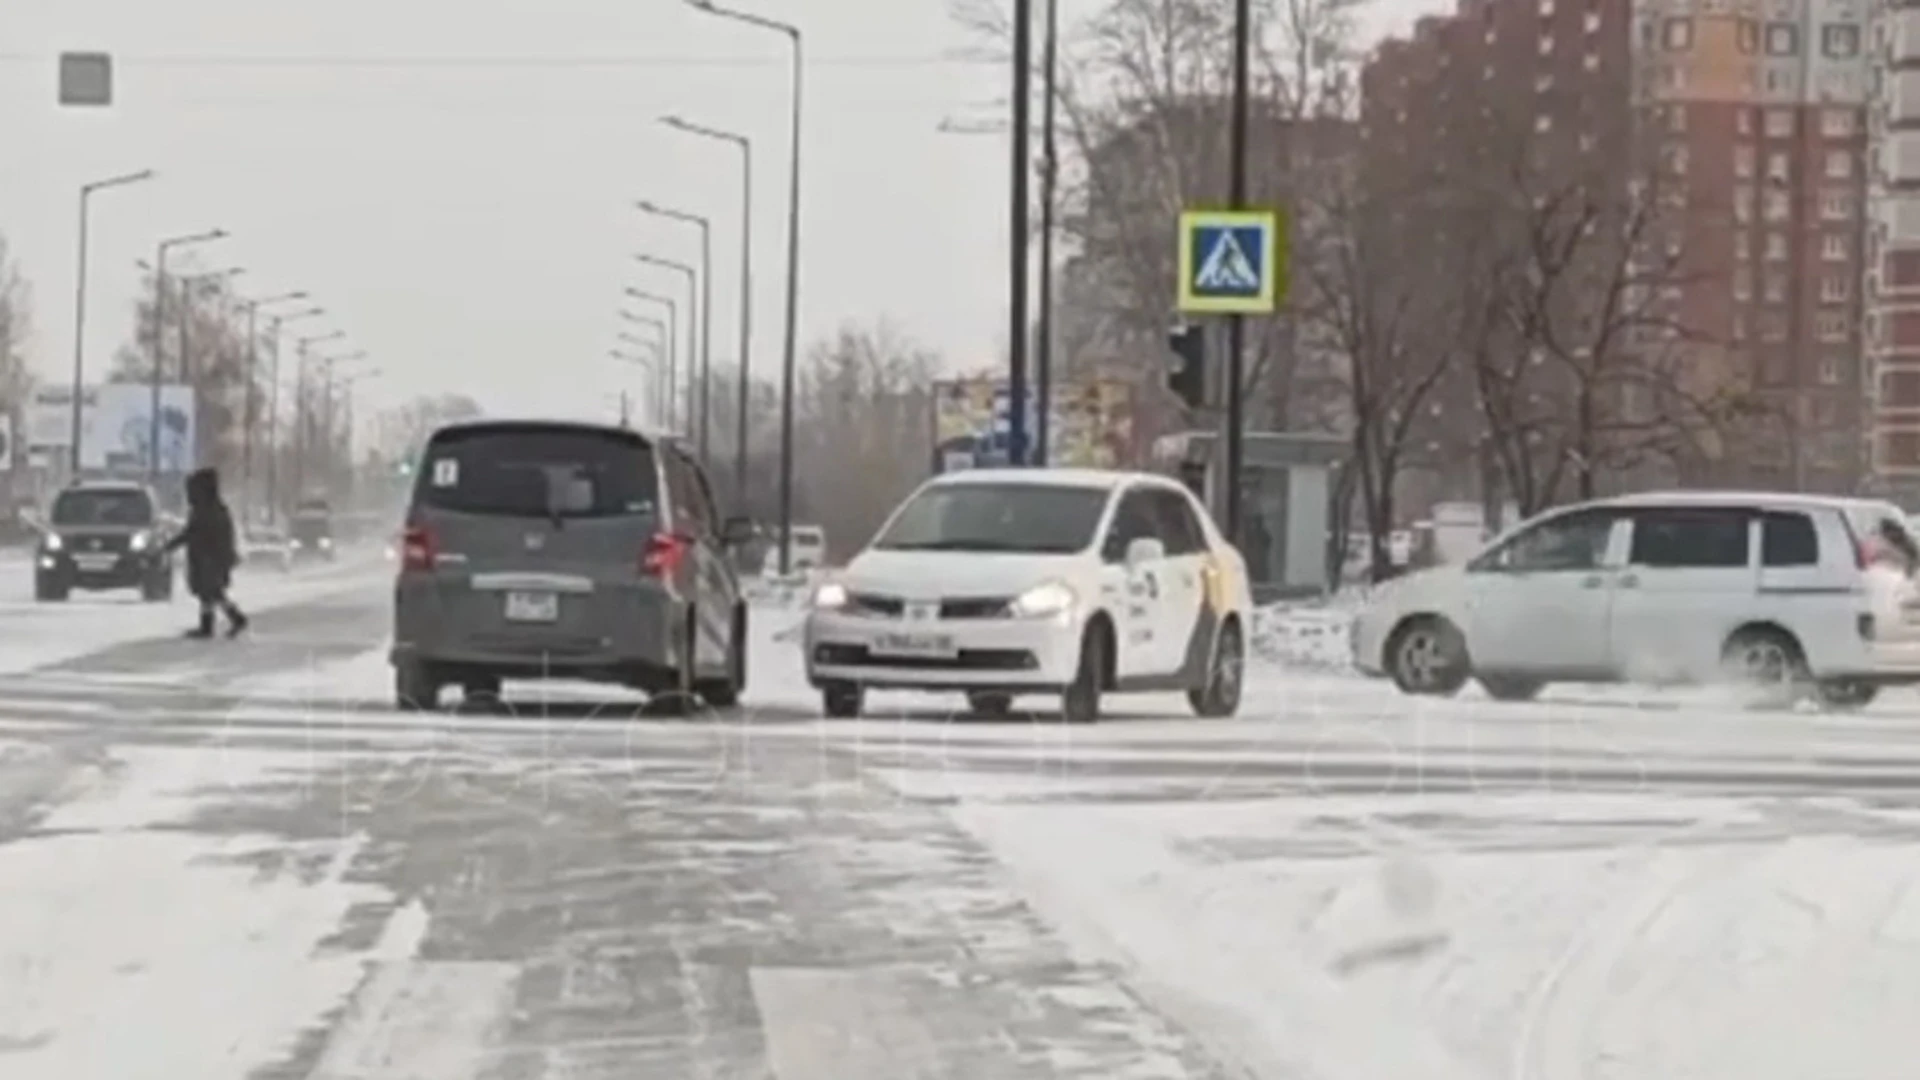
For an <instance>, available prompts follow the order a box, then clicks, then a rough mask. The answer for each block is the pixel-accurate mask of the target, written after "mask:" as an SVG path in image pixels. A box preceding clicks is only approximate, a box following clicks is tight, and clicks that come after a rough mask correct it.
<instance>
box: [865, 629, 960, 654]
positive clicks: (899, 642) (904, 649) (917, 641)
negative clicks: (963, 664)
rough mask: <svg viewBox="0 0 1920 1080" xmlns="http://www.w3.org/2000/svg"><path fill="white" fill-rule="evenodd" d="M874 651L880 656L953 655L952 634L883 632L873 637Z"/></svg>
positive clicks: (955, 649)
mask: <svg viewBox="0 0 1920 1080" xmlns="http://www.w3.org/2000/svg"><path fill="white" fill-rule="evenodd" d="M872 648H873V652H874V653H875V654H876V655H879V656H953V655H955V654H957V653H958V652H959V649H957V648H955V647H954V644H953V635H951V634H881V635H880V636H879V637H877V638H875V639H873V646H872Z"/></svg>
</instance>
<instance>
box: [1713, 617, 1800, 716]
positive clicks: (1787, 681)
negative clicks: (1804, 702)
mask: <svg viewBox="0 0 1920 1080" xmlns="http://www.w3.org/2000/svg"><path fill="white" fill-rule="evenodd" d="M1720 664H1721V669H1722V671H1723V672H1724V673H1725V675H1726V677H1727V678H1728V679H1729V681H1731V682H1732V683H1733V684H1734V685H1735V686H1737V687H1740V688H1741V689H1743V690H1745V691H1746V692H1747V694H1748V696H1749V700H1748V705H1750V706H1751V707H1753V708H1760V709H1787V708H1792V707H1793V704H1794V703H1795V702H1796V701H1798V700H1800V697H1801V695H1802V694H1804V693H1805V692H1807V690H1809V689H1810V687H1809V685H1808V684H1809V681H1810V680H1809V679H1808V677H1807V654H1806V653H1805V652H1804V651H1802V650H1801V648H1800V643H1799V642H1798V641H1796V640H1794V637H1793V635H1792V634H1789V633H1786V632H1785V631H1783V630H1778V629H1775V628H1773V627H1770V626H1755V627H1748V628H1746V629H1743V630H1736V631H1734V634H1733V636H1732V637H1730V638H1728V639H1727V644H1726V647H1725V648H1723V649H1721V650H1720Z"/></svg>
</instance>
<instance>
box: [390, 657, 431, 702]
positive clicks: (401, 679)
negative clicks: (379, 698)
mask: <svg viewBox="0 0 1920 1080" xmlns="http://www.w3.org/2000/svg"><path fill="white" fill-rule="evenodd" d="M441 685H442V683H441V680H440V676H439V675H438V674H437V673H436V672H435V671H434V670H433V669H432V668H430V667H428V666H427V665H426V664H424V663H422V662H420V661H418V660H401V661H397V662H396V663H395V664H394V665H393V701H394V704H395V705H396V706H397V707H398V708H399V710H400V711H401V712H432V711H434V710H436V709H438V708H439V707H440V688H441Z"/></svg>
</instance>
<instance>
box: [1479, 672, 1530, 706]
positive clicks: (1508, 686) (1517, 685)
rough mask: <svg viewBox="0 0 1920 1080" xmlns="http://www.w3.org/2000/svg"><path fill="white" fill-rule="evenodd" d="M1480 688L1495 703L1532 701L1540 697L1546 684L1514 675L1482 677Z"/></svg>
mask: <svg viewBox="0 0 1920 1080" xmlns="http://www.w3.org/2000/svg"><path fill="white" fill-rule="evenodd" d="M1478 680H1479V683H1480V688H1481V689H1482V690H1485V691H1486V692H1487V696H1488V697H1490V698H1492V699H1493V700H1495V701H1532V700H1533V699H1534V698H1537V697H1539V696H1540V691H1541V690H1543V689H1545V688H1546V685H1547V684H1546V683H1543V682H1541V681H1540V680H1539V679H1523V678H1519V677H1517V676H1513V675H1481V676H1479V677H1478Z"/></svg>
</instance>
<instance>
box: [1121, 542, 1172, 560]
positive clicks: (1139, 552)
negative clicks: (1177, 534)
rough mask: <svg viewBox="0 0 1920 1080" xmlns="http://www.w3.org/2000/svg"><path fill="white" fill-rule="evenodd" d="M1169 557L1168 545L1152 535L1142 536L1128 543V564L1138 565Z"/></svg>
mask: <svg viewBox="0 0 1920 1080" xmlns="http://www.w3.org/2000/svg"><path fill="white" fill-rule="evenodd" d="M1166 557H1167V545H1165V544H1163V543H1161V542H1160V541H1159V539H1157V538H1155V537H1152V536H1142V537H1139V538H1138V539H1136V540H1134V541H1133V542H1132V543H1130V544H1128V545H1127V566H1128V567H1136V566H1141V565H1143V564H1145V563H1150V562H1158V561H1160V560H1161V559H1164V558H1166Z"/></svg>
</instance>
